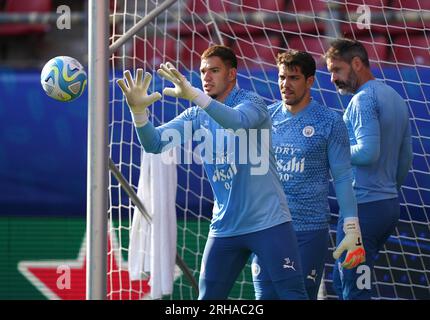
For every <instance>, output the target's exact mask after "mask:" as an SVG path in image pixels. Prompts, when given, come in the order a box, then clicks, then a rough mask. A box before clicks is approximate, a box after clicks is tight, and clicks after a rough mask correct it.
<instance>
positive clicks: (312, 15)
mask: <svg viewBox="0 0 430 320" xmlns="http://www.w3.org/2000/svg"><path fill="white" fill-rule="evenodd" d="M326 10H327V3H326V2H325V1H312V0H287V6H286V9H285V11H286V13H287V14H289V15H290V17H291V15H293V16H294V18H295V20H296V22H295V23H289V24H285V25H283V28H282V29H283V30H286V31H290V32H300V33H309V34H323V30H324V27H325V22H324V21H323V20H322V19H320V20H318V17H320V16H322V15H323V13H324V11H326Z"/></svg>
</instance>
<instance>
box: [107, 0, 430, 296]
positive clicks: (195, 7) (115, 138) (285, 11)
mask: <svg viewBox="0 0 430 320" xmlns="http://www.w3.org/2000/svg"><path fill="white" fill-rule="evenodd" d="M160 3H162V1H137V0H133V1H131V0H129V1H127V0H124V1H119V0H117V1H112V6H111V10H112V12H111V13H112V15H111V18H112V19H111V39H110V41H111V43H112V41H114V40H117V39H118V38H119V37H120V36H121V35H122V34H123V33H124V32H125V31H127V30H128V29H130V27H132V26H133V25H134V24H136V23H137V22H138V21H139V20H140V19H142V18H143V17H145V16H146V15H147V14H148V13H149V12H150V11H151V10H152V9H153V8H154V7H155V6H157V5H159V4H160ZM363 4H366V5H367V6H366V7H361V5H363ZM366 12H370V14H371V16H370V20H366V17H365V16H363V14H365V13H366ZM366 22H370V25H369V27H370V29H367V28H366V25H364V28H362V26H363V25H360V23H364V24H366ZM429 33H430V1H427V0H404V1H400V0H369V1H366V0H349V1H311V0H285V1H283V0H277V1H276V0H264V1H263V0H231V1H221V0H211V1H203V0H187V1H186V0H182V1H178V2H177V3H176V4H175V5H173V6H172V7H170V8H169V9H168V10H167V11H165V12H163V13H162V14H161V15H159V16H158V17H157V18H156V19H154V20H153V21H152V22H151V23H149V24H148V25H147V26H146V27H145V28H144V29H142V30H141V31H140V32H139V33H138V34H137V35H136V36H135V37H134V38H132V39H131V40H130V41H128V43H127V45H126V46H124V47H123V48H121V49H119V50H118V51H117V52H116V53H115V55H114V56H112V58H111V61H110V67H111V71H112V77H111V82H110V88H111V89H110V94H111V101H110V118H111V120H110V128H109V129H110V155H111V158H112V159H113V161H114V162H115V163H116V164H117V166H119V168H120V170H121V172H122V174H123V175H124V176H125V178H126V179H127V180H128V181H129V182H130V184H131V185H132V186H133V187H134V188H135V190H136V188H137V183H138V178H139V167H140V152H141V147H140V145H139V142H138V140H137V136H136V134H135V132H134V129H133V126H132V122H131V118H130V114H129V111H128V108H127V106H126V105H125V102H124V100H123V96H122V94H121V92H120V90H119V89H118V88H117V87H116V85H115V80H116V79H117V78H118V77H120V76H121V74H122V72H123V70H124V69H131V70H135V69H136V68H137V67H143V68H144V69H145V70H146V71H148V72H152V74H153V77H154V78H153V82H152V86H151V91H155V90H157V91H159V92H161V91H162V88H163V87H164V84H165V83H164V82H163V81H162V80H161V79H160V78H159V77H158V76H157V75H156V73H155V70H156V69H157V67H158V65H159V64H160V63H161V62H163V61H171V62H173V63H174V64H175V65H177V66H178V67H179V68H180V70H181V71H182V72H183V73H184V74H185V75H186V76H187V77H189V79H190V80H191V81H192V82H193V83H194V85H196V86H200V79H199V72H198V68H199V64H200V54H201V53H202V52H203V50H204V49H206V48H207V47H208V46H209V45H211V44H220V43H223V44H226V45H229V46H231V47H233V49H234V50H235V52H236V54H237V55H238V58H239V73H238V74H239V76H238V82H239V86H240V87H242V88H245V89H250V90H253V91H256V92H257V93H259V94H260V95H262V96H263V97H264V98H265V99H266V102H267V103H271V102H272V101H274V100H275V99H280V95H279V93H278V92H279V90H278V86H277V69H276V66H275V64H274V59H275V56H276V53H277V52H279V51H282V50H284V49H286V48H294V49H300V50H307V51H309V52H310V53H312V54H313V55H314V57H315V58H316V59H317V61H318V71H317V81H316V84H315V86H314V88H313V90H312V94H313V97H314V98H315V99H317V100H319V101H320V102H322V103H324V104H326V105H327V106H329V107H331V108H334V109H337V110H339V111H341V110H342V109H344V108H345V107H346V106H347V104H348V101H349V99H350V97H345V96H340V95H338V94H337V93H336V92H335V89H334V87H333V85H332V84H331V83H330V75H329V74H328V72H327V70H326V68H325V66H324V65H323V64H322V60H321V57H320V56H321V54H322V53H323V52H324V50H325V49H326V48H327V46H328V43H329V41H330V40H333V39H334V38H336V37H338V36H342V35H344V36H347V37H351V38H356V39H359V40H361V41H362V42H363V43H364V45H365V46H366V48H367V49H368V52H369V56H370V59H371V63H372V69H373V71H374V74H375V75H376V77H377V78H378V79H381V80H384V81H385V82H386V83H387V84H389V85H391V86H392V87H394V88H395V89H396V90H397V91H398V92H399V93H400V94H401V95H402V96H403V97H404V98H405V100H406V101H407V103H408V106H409V110H410V120H411V125H412V131H413V150H414V161H413V168H412V170H411V171H410V173H409V175H408V178H407V181H406V183H405V186H404V187H403V188H402V192H401V201H402V213H401V220H400V223H399V226H398V228H397V230H396V232H395V234H394V235H393V236H392V237H390V239H389V240H388V242H387V244H386V246H385V248H384V249H383V250H382V251H381V252H380V254H379V255H378V257H377V263H376V267H375V272H374V276H375V278H374V280H375V282H374V283H375V289H376V292H375V295H376V296H375V297H376V298H381V299H429V298H430V291H429V279H430V240H429V239H430V230H429V206H430V192H429V191H430V176H429V175H430V174H429V172H430V170H429V169H430V167H429V153H430V140H429V138H430V126H429V121H430V68H429V67H428V66H429V65H430V53H429V47H430V36H429ZM166 85H169V86H170V84H169V83H166ZM189 106H190V105H189V104H188V103H185V102H184V101H182V100H180V101H176V100H173V99H165V98H164V99H163V100H162V102H159V103H157V104H156V105H155V106H153V108H152V110H151V111H152V115H153V118H152V120H153V122H154V124H156V125H159V124H160V123H164V122H166V121H169V120H170V119H172V118H173V117H174V116H175V115H177V114H179V113H180V112H181V111H182V110H184V109H185V108H188V107H189ZM178 177H179V187H178V195H177V216H178V253H179V255H180V256H181V257H182V258H183V260H184V261H185V262H186V264H187V265H188V267H189V268H190V270H191V271H192V272H193V274H194V277H195V278H196V279H198V272H199V267H200V260H201V256H202V251H203V248H204V244H205V242H206V236H207V230H208V223H209V217H210V214H211V208H212V203H213V202H212V193H211V190H210V187H209V185H208V182H207V179H206V176H205V174H204V172H203V170H202V167H201V166H199V165H196V164H191V165H180V166H179V167H178ZM331 194H332V195H333V192H331ZM110 195H111V197H110V207H109V215H110V219H111V221H112V228H111V230H110V233H111V234H116V235H117V237H118V240H119V241H118V243H119V245H118V248H117V249H118V250H119V252H118V254H121V255H122V256H123V258H124V260H128V237H129V230H130V225H131V219H132V213H133V206H132V204H131V202H130V200H129V198H128V197H127V195H126V194H125V193H124V192H123V191H122V190H121V188H120V186H119V184H118V183H117V181H116V180H115V179H114V178H111V183H110ZM330 205H331V208H332V211H333V215H332V217H333V219H332V224H331V225H332V231H331V235H332V237H331V238H332V242H331V244H332V246H334V243H335V241H334V237H335V224H336V220H337V213H336V212H337V204H336V201H335V199H334V198H333V197H331V198H330ZM112 248H114V249H115V246H112ZM110 257H111V258H112V257H113V255H112V254H111V255H110ZM117 269H119V270H116V269H111V271H109V274H108V278H109V279H111V280H110V281H111V283H110V287H109V288H110V292H109V297H110V298H115V299H116V298H120V299H129V298H139V297H140V298H144V297H146V296H145V294H146V292H147V291H148V287H147V285H146V283H144V282H136V283H130V282H129V281H128V275H127V273H126V270H125V269H121V266H119V267H118V268H117ZM121 270H122V271H121ZM332 271H333V260H332V259H331V255H330V257H328V259H327V263H326V269H325V279H324V283H325V289H326V298H335V297H336V296H335V294H334V292H333V289H332V280H331V279H332ZM118 274H119V275H120V276H122V280H120V281H118V280H115V281H116V282H115V281H112V279H117V278H118V277H117V275H118ZM130 288H132V289H130ZM230 297H231V298H234V299H252V298H253V290H252V283H251V277H250V268H249V265H248V266H247V267H246V269H245V271H244V272H243V273H242V274H241V275H240V277H239V279H238V281H237V283H236V285H235V287H234V289H233V290H232V292H231V295H230ZM171 298H175V299H194V298H196V295H195V293H194V292H193V289H192V287H191V285H190V283H189V281H188V280H187V279H186V278H185V277H184V276H181V277H179V279H178V280H177V281H176V282H175V290H174V294H173V295H172V297H171Z"/></svg>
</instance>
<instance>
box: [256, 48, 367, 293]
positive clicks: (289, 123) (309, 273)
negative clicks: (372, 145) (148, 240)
mask: <svg viewBox="0 0 430 320" xmlns="http://www.w3.org/2000/svg"><path fill="white" fill-rule="evenodd" d="M276 64H277V66H278V84H279V90H280V92H281V96H282V100H280V101H276V102H275V103H273V104H272V105H270V106H269V113H270V116H271V118H272V128H273V129H272V131H273V134H272V137H273V147H274V151H275V157H276V165H277V170H278V174H279V177H280V180H281V183H282V186H283V188H284V192H285V195H286V196H287V200H288V207H289V208H290V212H291V216H292V218H293V226H294V230H295V231H296V234H297V241H298V244H299V252H300V258H301V262H302V269H303V281H304V283H305V287H306V291H307V293H308V296H309V298H310V299H312V300H316V299H317V296H318V289H319V286H320V283H321V279H322V273H323V269H324V263H325V258H326V255H327V252H328V248H329V227H330V226H329V223H330V210H329V203H328V195H329V185H330V183H329V181H330V173H331V175H332V176H333V185H334V188H335V190H336V196H337V201H338V204H339V207H340V214H341V215H342V218H343V220H344V221H345V224H346V225H349V226H350V227H348V230H347V233H346V235H345V237H343V241H342V242H341V244H339V245H338V247H337V249H336V252H338V253H339V254H340V253H342V252H343V251H346V258H345V261H344V262H343V266H344V267H345V268H353V267H355V266H357V265H358V264H359V263H361V262H363V261H364V257H365V253H364V248H363V246H362V244H361V243H360V241H359V239H361V235H360V230H359V229H358V228H354V227H356V226H358V221H357V202H356V200H355V196H354V191H353V189H352V177H353V174H352V168H351V154H350V150H349V139H348V132H347V130H346V126H345V123H344V122H343V121H342V117H341V116H340V115H339V114H338V113H337V112H335V111H334V110H331V109H329V108H328V107H326V106H323V105H321V104H319V103H318V102H317V101H315V100H313V99H312V97H311V88H312V85H313V83H314V80H315V70H316V64H315V60H314V58H313V57H312V56H311V55H310V54H309V53H308V52H304V51H297V50H292V49H289V50H287V51H285V52H282V53H279V54H278V56H277V58H276ZM285 245H289V244H287V243H286V244H285ZM252 270H253V271H255V270H259V271H260V272H258V273H256V272H253V281H254V288H255V292H256V296H257V298H261V299H278V298H279V297H278V296H277V294H276V292H275V290H274V285H273V283H272V281H270V277H269V275H268V272H267V268H266V267H265V266H264V264H263V263H261V259H259V257H256V258H255V259H254V261H253V268H252Z"/></svg>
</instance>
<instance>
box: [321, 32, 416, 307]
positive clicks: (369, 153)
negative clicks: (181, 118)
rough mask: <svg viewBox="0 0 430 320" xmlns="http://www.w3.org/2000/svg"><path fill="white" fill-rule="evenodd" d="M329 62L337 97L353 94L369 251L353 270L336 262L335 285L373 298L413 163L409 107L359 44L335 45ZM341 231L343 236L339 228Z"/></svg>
mask: <svg viewBox="0 0 430 320" xmlns="http://www.w3.org/2000/svg"><path fill="white" fill-rule="evenodd" d="M325 59H326V62H327V69H328V71H329V72H330V73H331V81H332V82H333V83H334V84H335V86H336V88H337V90H338V91H339V93H341V94H347V93H352V94H354V96H353V97H352V99H351V101H350V103H349V104H348V107H347V109H346V110H345V114H344V117H343V119H344V121H345V123H346V126H347V128H348V133H349V140H350V143H351V162H352V165H353V170H354V191H355V194H356V197H357V202H358V216H359V218H360V227H361V231H362V235H363V243H364V247H365V248H366V263H365V264H363V265H360V266H358V267H357V268H354V269H352V270H345V269H344V268H343V267H342V266H341V265H340V264H339V263H337V265H336V266H335V270H334V275H333V277H334V279H333V282H334V285H335V290H336V292H337V293H338V295H339V297H340V298H341V299H370V298H371V295H372V292H371V283H372V281H371V277H372V272H373V265H374V256H375V255H376V254H377V253H378V251H379V250H380V249H381V248H382V246H383V245H384V243H385V242H386V240H387V239H388V237H389V236H390V235H391V234H392V232H393V231H394V229H395V227H396V225H397V222H398V219H399V216H400V204H399V199H398V193H397V192H398V190H399V189H400V187H401V185H402V183H403V181H404V180H405V178H406V176H407V174H408V170H409V168H410V166H411V163H412V144H411V128H410V124H409V114H408V108H407V106H406V103H405V101H404V100H403V99H402V97H401V96H400V95H399V94H398V93H397V92H396V91H395V90H394V89H393V88H391V87H390V86H387V85H386V84H384V83H382V82H379V81H376V80H375V78H374V77H373V75H372V71H371V70H370V67H369V58H368V55H367V52H366V49H365V48H364V46H363V45H362V44H361V43H360V42H359V41H356V40H349V39H338V40H336V41H334V42H333V43H332V44H331V46H330V48H329V49H328V51H327V52H326V54H325ZM341 222H342V219H339V223H341ZM337 232H338V233H337V234H338V236H340V238H342V235H343V230H342V229H341V228H340V226H338V231H337ZM337 241H339V239H338V240H337Z"/></svg>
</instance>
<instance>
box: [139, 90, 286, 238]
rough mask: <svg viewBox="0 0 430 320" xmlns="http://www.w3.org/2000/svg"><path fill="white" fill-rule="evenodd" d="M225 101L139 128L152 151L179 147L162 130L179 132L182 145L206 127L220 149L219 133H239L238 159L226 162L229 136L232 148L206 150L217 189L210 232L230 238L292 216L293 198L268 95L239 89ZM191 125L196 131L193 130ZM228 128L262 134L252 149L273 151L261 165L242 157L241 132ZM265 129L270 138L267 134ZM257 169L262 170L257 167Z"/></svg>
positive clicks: (204, 158)
mask: <svg viewBox="0 0 430 320" xmlns="http://www.w3.org/2000/svg"><path fill="white" fill-rule="evenodd" d="M224 103H225V104H222V103H220V102H218V101H216V100H212V102H211V103H210V104H209V106H208V107H206V108H205V109H204V110H203V109H201V108H199V107H191V108H188V109H187V110H185V111H184V112H182V113H181V114H180V115H178V116H177V117H176V118H174V119H173V120H171V121H169V122H168V123H166V124H164V125H162V126H159V127H157V128H155V127H154V126H153V125H152V123H151V122H148V123H147V124H145V125H144V126H143V127H139V128H137V133H138V136H139V140H140V142H141V144H142V146H143V147H144V149H145V150H146V151H147V152H151V153H160V152H162V151H166V150H167V149H169V148H171V147H173V146H174V145H173V144H172V143H169V141H166V140H168V139H163V140H164V141H163V140H162V135H166V133H168V132H170V133H172V132H173V131H174V132H177V133H179V134H180V137H181V141H180V143H181V144H183V143H185V142H186V141H188V140H190V139H193V140H194V141H199V140H200V139H196V137H197V136H198V137H200V136H205V132H206V133H210V134H211V137H212V139H208V140H211V142H212V145H213V147H214V148H213V149H214V150H215V149H216V148H220V143H217V141H216V140H217V138H216V134H217V133H218V134H220V132H222V133H223V134H226V135H227V136H229V137H230V138H231V137H234V139H235V142H236V145H235V148H234V150H235V154H234V156H233V157H232V158H234V159H235V161H225V159H226V157H227V156H228V154H227V152H228V150H229V149H228V148H227V144H228V138H224V139H218V140H220V141H222V142H221V148H220V149H221V150H224V151H226V152H224V151H223V152H221V153H219V152H218V153H216V152H215V151H214V152H213V153H212V154H207V153H208V152H207V151H204V152H203V151H202V150H203V148H202V150H201V151H202V152H201V155H202V161H203V165H204V168H205V171H206V175H207V177H208V180H209V182H210V184H211V186H212V190H213V193H214V207H213V215H212V220H211V225H210V230H209V236H214V237H227V236H236V235H241V234H247V233H251V232H255V231H259V230H263V229H267V228H270V227H273V226H276V225H279V224H281V223H285V222H287V221H291V215H290V212H289V210H288V206H287V200H286V197H285V195H284V192H283V190H282V186H281V184H280V182H279V179H278V177H277V173H276V164H275V158H274V155H273V150H272V141H271V121H270V116H269V113H268V111H267V106H266V104H265V103H264V100H263V99H262V98H261V97H260V96H258V95H257V94H255V93H253V92H250V91H246V90H242V89H238V88H234V89H233V90H232V91H231V92H230V94H229V95H228V97H227V98H226V100H225V102H224ZM187 126H188V128H191V129H192V130H187V129H186V127H187ZM226 129H231V130H234V131H236V132H237V130H239V129H244V130H242V133H243V132H245V135H244V136H245V138H249V139H251V138H250V137H251V136H253V135H254V136H256V137H259V138H258V139H255V144H254V143H250V144H249V149H248V150H247V151H251V149H252V151H253V152H254V153H255V151H257V150H258V152H260V151H261V150H262V147H263V149H265V150H266V151H267V157H265V159H262V161H261V162H262V163H261V164H258V163H257V161H255V157H254V158H252V159H250V158H249V157H247V159H245V161H243V159H242V161H241V162H239V161H237V160H238V156H239V151H238V150H239V148H238V145H239V144H238V143H237V142H238V139H239V137H238V136H237V135H235V136H233V135H232V134H231V133H230V134H229V133H227V131H228V130H226ZM255 129H258V130H255ZM167 130H169V131H167ZM172 130H173V131H172ZM190 131H191V132H190ZM251 131H253V133H251ZM256 131H257V132H256ZM263 131H265V134H266V137H267V139H262V138H261V137H262V136H263V133H262V132H263ZM170 138H171V137H170ZM242 138H243V135H242ZM206 139H207V138H205V139H204V140H206ZM251 140H252V141H254V140H253V139H251ZM200 145H201V144H199V146H200ZM218 150H219V149H218ZM242 151H243V150H242ZM244 154H250V153H247V152H245V153H244V152H242V153H241V155H242V156H243V155H244ZM230 156H231V155H230ZM217 160H218V162H219V163H217ZM251 161H253V163H251ZM222 162H224V163H222ZM243 162H245V163H243ZM263 162H264V163H263ZM257 168H260V169H259V170H255V169H257ZM257 171H258V172H259V173H260V174H258V173H257ZM256 173H257V174H256ZM261 173H264V174H261Z"/></svg>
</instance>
